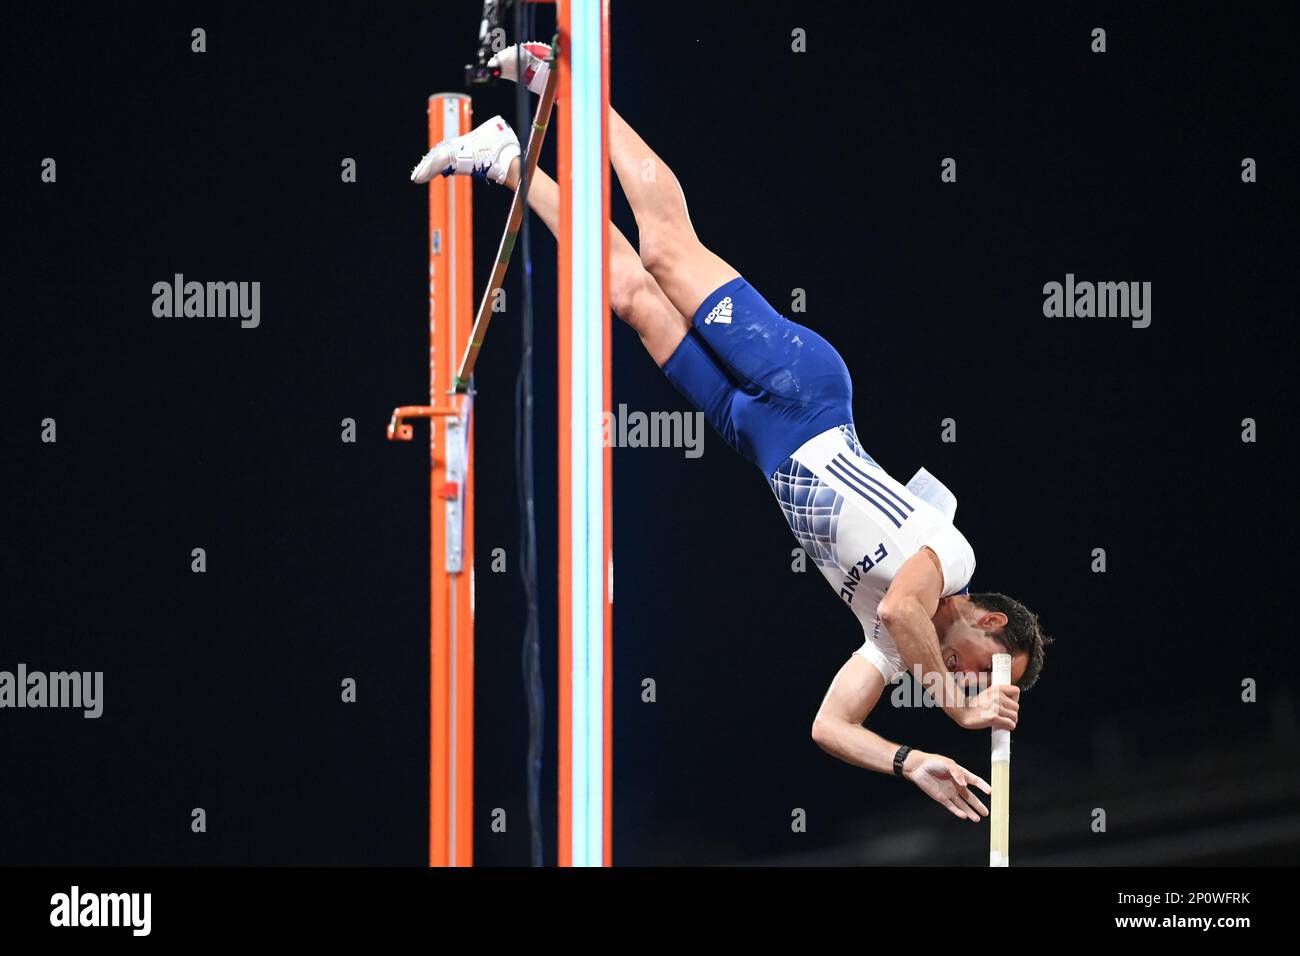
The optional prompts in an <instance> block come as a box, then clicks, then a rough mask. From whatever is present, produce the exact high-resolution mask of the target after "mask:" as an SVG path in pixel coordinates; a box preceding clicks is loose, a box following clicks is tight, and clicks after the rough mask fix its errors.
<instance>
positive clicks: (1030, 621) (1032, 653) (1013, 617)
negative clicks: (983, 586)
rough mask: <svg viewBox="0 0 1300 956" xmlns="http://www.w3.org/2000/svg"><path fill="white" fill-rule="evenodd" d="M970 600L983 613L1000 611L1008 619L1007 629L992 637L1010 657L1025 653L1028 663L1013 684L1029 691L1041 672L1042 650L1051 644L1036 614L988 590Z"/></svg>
mask: <svg viewBox="0 0 1300 956" xmlns="http://www.w3.org/2000/svg"><path fill="white" fill-rule="evenodd" d="M970 601H971V603H972V604H974V605H975V606H976V607H978V608H981V609H982V610H985V611H1001V612H1002V613H1003V614H1005V615H1006V616H1007V624H1006V627H1004V628H1002V630H1000V631H998V632H997V633H996V634H994V635H993V637H995V638H997V639H998V640H999V641H1001V642H1002V643H1003V644H1005V645H1006V647H1007V650H1009V651H1010V652H1011V653H1012V654H1018V653H1020V652H1021V651H1024V652H1026V653H1028V655H1029V663H1028V665H1026V667H1025V672H1024V674H1022V675H1021V676H1020V680H1018V681H1017V682H1016V683H1018V684H1019V685H1020V687H1021V689H1022V690H1029V688H1031V687H1033V686H1034V684H1035V683H1036V682H1037V681H1038V675H1039V674H1041V673H1042V672H1043V657H1044V653H1045V652H1044V650H1043V648H1045V647H1046V646H1047V645H1048V644H1051V643H1052V638H1050V637H1048V636H1047V634H1046V633H1045V632H1044V631H1043V626H1042V625H1041V624H1039V623H1038V615H1037V614H1035V613H1034V612H1033V611H1031V610H1029V608H1027V607H1025V606H1024V605H1023V604H1021V603H1020V602H1019V601H1017V600H1016V599H1015V598H1012V597H1007V596H1006V595H1005V594H997V593H995V592H991V591H990V592H986V593H983V594H972V595H970Z"/></svg>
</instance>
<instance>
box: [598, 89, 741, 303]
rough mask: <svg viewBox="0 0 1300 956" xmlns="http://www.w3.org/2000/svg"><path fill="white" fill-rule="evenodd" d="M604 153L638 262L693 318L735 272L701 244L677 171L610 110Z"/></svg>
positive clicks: (736, 273)
mask: <svg viewBox="0 0 1300 956" xmlns="http://www.w3.org/2000/svg"><path fill="white" fill-rule="evenodd" d="M609 154H610V161H611V162H612V163H613V166H614V172H615V173H616V174H617V175H618V182H619V185H620V186H622V187H623V194H624V195H625V196H627V201H628V203H629V204H630V205H631V206H632V215H634V216H635V217H636V226H637V232H638V233H639V237H640V240H641V262H642V263H643V264H644V265H645V267H646V269H647V270H648V271H649V273H650V274H651V275H652V276H654V277H655V280H656V281H657V282H658V283H659V286H660V288H662V289H663V290H664V294H665V295H667V296H668V298H669V299H670V300H671V301H672V303H673V305H675V306H676V307H677V309H678V311H680V312H681V313H682V314H683V315H687V316H693V315H694V314H695V311H696V310H697V309H698V308H699V307H700V303H702V302H703V301H704V299H705V297H706V296H708V295H709V293H711V292H713V291H714V290H715V289H717V288H718V287H719V286H721V285H723V284H724V283H727V282H730V281H731V280H732V279H735V278H737V277H738V276H739V275H740V273H739V272H737V271H736V270H735V269H734V268H732V267H731V265H730V264H728V263H727V262H726V261H725V260H723V259H722V258H721V257H720V256H718V255H716V254H715V253H713V252H712V251H710V250H709V249H708V248H706V247H705V246H704V244H703V243H701V242H700V240H699V238H698V237H697V236H696V235H695V227H694V226H692V225H691V217H690V213H689V212H687V209H686V195H685V193H684V192H683V191H682V184H681V183H680V182H679V181H678V179H677V176H676V174H674V173H673V171H672V169H671V168H670V167H669V166H668V164H667V163H665V162H664V161H663V159H661V158H660V157H659V156H657V155H656V154H655V152H654V150H652V149H651V148H650V147H649V146H648V145H646V142H645V140H643V139H642V138H641V137H640V136H639V135H638V134H637V132H636V130H634V129H633V128H632V127H631V126H629V125H628V124H627V122H626V121H625V120H624V119H623V117H621V116H619V114H618V112H617V111H615V110H614V109H612V108H611V109H610V111H609Z"/></svg>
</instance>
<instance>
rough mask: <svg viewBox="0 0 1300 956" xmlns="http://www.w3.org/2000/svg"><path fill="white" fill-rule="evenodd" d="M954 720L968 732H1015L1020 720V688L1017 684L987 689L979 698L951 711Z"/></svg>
mask: <svg viewBox="0 0 1300 956" xmlns="http://www.w3.org/2000/svg"><path fill="white" fill-rule="evenodd" d="M949 713H950V714H951V715H952V719H953V720H955V721H957V723H958V725H960V726H961V727H964V728H965V729H966V730H982V729H983V728H985V727H992V728H993V729H994V730H1015V729H1016V724H1017V723H1018V722H1019V720H1020V688H1019V687H1017V686H1016V685H1015V684H998V685H995V686H993V687H988V688H985V690H984V691H983V692H982V693H980V695H979V696H978V697H975V698H974V699H973V700H967V701H965V702H963V703H962V705H961V706H959V707H954V708H952V710H950V711H949Z"/></svg>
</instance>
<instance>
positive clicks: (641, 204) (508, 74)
mask: <svg viewBox="0 0 1300 956" xmlns="http://www.w3.org/2000/svg"><path fill="white" fill-rule="evenodd" d="M549 54H550V47H549V46H547V45H546V44H544V43H525V44H522V45H512V46H508V47H506V48H505V49H504V50H502V51H501V52H500V53H498V54H497V55H496V56H494V57H493V58H492V59H491V60H490V61H489V63H490V65H492V66H497V67H500V69H501V73H502V76H504V77H505V78H506V79H508V80H516V79H517V80H520V81H521V82H523V83H524V84H525V85H526V86H527V87H528V88H529V89H530V90H531V91H532V92H534V93H541V92H542V90H543V89H544V88H545V86H546V78H547V76H548V74H549V71H550V66H549V64H548V63H547V61H546V58H547V57H548V55H549ZM609 152H610V159H611V161H612V163H613V165H614V172H615V173H617V174H618V181H619V184H620V185H621V186H622V187H623V192H624V194H625V195H626V196H627V198H628V202H629V203H630V204H631V206H632V214H633V215H634V216H635V217H636V225H637V231H638V233H639V234H640V235H639V239H640V243H639V244H640V253H641V262H642V263H643V264H644V265H645V267H646V269H647V270H648V271H649V272H650V274H651V275H652V276H654V277H655V279H656V280H657V281H658V283H659V287H660V288H661V289H663V291H664V294H665V295H667V296H668V299H669V300H670V301H671V302H672V304H673V305H674V306H676V307H677V311H678V312H680V313H681V314H682V315H684V316H686V317H687V318H688V319H689V318H691V317H693V316H694V315H695V312H696V310H697V309H699V307H700V304H701V303H702V302H703V301H704V299H705V297H706V296H708V295H709V293H711V292H713V291H714V290H715V289H717V288H718V287H719V286H721V285H723V284H724V283H726V282H729V281H731V280H732V279H735V278H736V277H738V276H739V275H740V273H738V272H737V271H736V270H735V269H733V268H732V267H731V266H730V265H728V264H727V263H726V262H725V261H723V260H722V259H721V258H720V257H719V256H717V255H715V254H714V253H713V252H711V251H709V250H708V249H706V248H705V247H704V245H703V244H702V243H701V242H700V240H699V239H698V238H697V237H696V235H695V229H694V227H693V226H692V225H691V219H690V216H689V215H688V214H687V212H686V198H685V196H684V195H683V193H682V185H681V183H680V182H678V181H677V176H676V175H674V173H673V171H672V170H671V169H670V168H669V167H668V164H667V163H665V162H664V161H663V160H662V159H660V158H659V157H658V156H656V155H655V153H654V151H653V150H652V149H650V147H649V146H647V145H646V144H645V141H644V140H643V139H641V137H640V136H638V135H637V133H636V131H635V130H634V129H632V127H630V126H629V125H628V124H627V123H626V122H624V120H623V118H622V117H621V116H619V115H618V113H616V112H615V111H614V110H612V109H611V110H610V111H609Z"/></svg>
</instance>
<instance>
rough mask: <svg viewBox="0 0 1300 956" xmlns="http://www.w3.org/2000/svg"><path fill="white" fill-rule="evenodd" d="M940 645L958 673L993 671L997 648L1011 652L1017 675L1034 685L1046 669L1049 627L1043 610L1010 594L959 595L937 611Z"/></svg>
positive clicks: (1021, 683) (1020, 680) (1025, 683)
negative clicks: (1044, 626) (1041, 614)
mask: <svg viewBox="0 0 1300 956" xmlns="http://www.w3.org/2000/svg"><path fill="white" fill-rule="evenodd" d="M935 630H936V631H937V632H938V634H939V649H940V650H941V651H942V652H943V662H944V665H945V666H946V667H947V668H948V670H950V671H952V672H953V673H957V674H968V675H978V674H991V673H992V670H993V655H994V654H1010V655H1011V679H1012V681H1014V682H1015V683H1016V684H1018V685H1019V686H1020V687H1021V688H1023V689H1025V690H1028V689H1029V688H1030V687H1033V686H1034V682H1035V681H1037V680H1038V675H1039V674H1041V673H1042V671H1043V656H1044V650H1043V649H1044V648H1045V647H1046V646H1047V645H1048V644H1050V643H1052V639H1051V638H1050V637H1048V636H1047V635H1046V634H1045V633H1043V629H1042V627H1041V626H1040V625H1039V623H1038V615H1036V614H1035V613H1034V612H1033V611H1031V610H1029V608H1027V607H1025V606H1024V605H1023V604H1021V603H1020V602H1019V601H1017V600H1016V599H1015V598H1009V597H1007V596H1006V595H1005V594H995V593H991V592H989V593H982V594H967V595H957V596H955V597H952V598H948V599H946V600H945V602H944V607H943V608H942V612H941V613H940V614H937V615H936V616H935Z"/></svg>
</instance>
